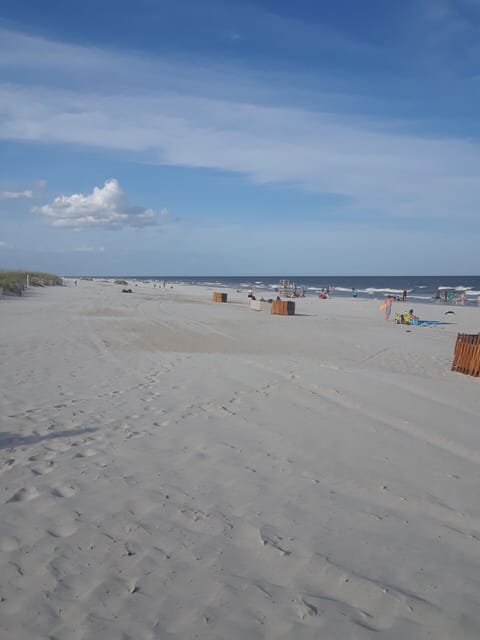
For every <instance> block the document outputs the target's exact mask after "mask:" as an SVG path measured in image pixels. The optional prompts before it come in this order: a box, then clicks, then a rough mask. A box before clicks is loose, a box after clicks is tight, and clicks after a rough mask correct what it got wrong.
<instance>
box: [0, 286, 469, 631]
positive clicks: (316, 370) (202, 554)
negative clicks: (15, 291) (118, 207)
mask: <svg viewBox="0 0 480 640" xmlns="http://www.w3.org/2000/svg"><path fill="white" fill-rule="evenodd" d="M130 286H132V285H130ZM121 288H122V287H121V286H118V285H114V284H113V283H111V282H101V281H82V280H80V281H79V283H78V286H74V285H73V283H72V282H69V283H68V286H65V287H52V288H45V289H41V290H32V291H31V292H30V294H29V295H27V296H26V297H24V298H8V299H7V298H5V299H2V300H0V344H1V379H2V394H1V414H2V426H1V428H0V513H1V518H0V637H1V638H2V640H33V639H35V640H41V639H42V640H46V639H47V638H48V639H49V640H67V639H68V640H98V639H99V638H102V640H110V639H111V640H119V639H123V640H127V639H131V640H144V639H145V640H147V639H161V640H173V639H182V640H189V639H194V638H198V639H201V640H217V639H218V640H220V639H222V640H227V639H228V640H245V639H247V638H248V640H256V639H259V640H260V639H271V640H273V639H275V640H277V639H279V640H280V639H285V640H286V639H295V640H302V639H309V640H310V639H312V640H313V639H318V638H322V639H325V640H334V639H335V640H350V639H352V640H353V639H355V640H362V639H366V638H372V637H376V638H388V640H405V639H406V638H412V639H413V638H415V639H418V640H423V639H425V640H426V639H427V638H429V639H435V640H442V639H445V640H460V639H471V640H478V638H479V637H480V606H479V601H480V501H479V493H478V487H479V480H480V386H479V385H480V381H479V379H475V378H470V377H468V376H464V375H461V374H457V373H452V372H451V371H450V365H451V361H452V354H453V347H454V343H455V338H456V334H457V332H467V333H477V332H478V331H479V328H480V309H477V308H473V307H472V308H462V307H455V309H454V311H455V314H454V315H451V316H445V311H446V310H447V309H446V308H445V307H444V306H443V305H439V306H436V305H419V304H416V305H415V311H416V312H417V313H418V314H419V315H420V317H422V318H427V319H431V320H439V321H442V322H447V323H448V324H442V325H437V326H432V327H407V326H402V325H396V324H395V323H394V322H392V321H391V322H386V321H385V319H384V315H383V313H382V312H381V311H380V310H379V305H380V304H381V302H380V301H379V300H360V299H357V300H352V299H347V298H344V299H335V298H332V299H329V300H319V299H318V298H316V297H313V296H312V297H307V298H305V299H302V300H299V301H297V315H295V316H292V317H281V316H272V315H269V314H266V313H263V312H255V311H252V310H250V309H249V307H248V305H247V301H246V298H245V294H244V293H241V294H240V293H236V292H235V291H228V294H229V303H228V304H215V303H213V302H212V301H211V298H212V290H211V289H208V288H207V287H198V286H175V287H174V288H173V289H169V288H167V289H165V290H162V289H159V288H155V289H154V288H153V286H152V285H151V284H139V285H138V286H135V285H134V284H133V286H132V288H133V293H132V294H122V293H121ZM409 306H410V305H408V304H407V308H408V307H409ZM405 308H406V306H405V304H402V303H394V307H393V313H395V311H403V310H404V309H405ZM392 317H393V314H392Z"/></svg>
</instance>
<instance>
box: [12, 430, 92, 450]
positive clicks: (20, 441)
mask: <svg viewBox="0 0 480 640" xmlns="http://www.w3.org/2000/svg"><path fill="white" fill-rule="evenodd" d="M94 431H98V429H97V428H96V427H88V428H86V429H65V430H64V431H52V433H47V434H45V435H43V436H42V435H39V434H37V435H31V436H20V435H18V433H13V432H11V431H0V449H13V448H15V447H21V446H24V445H29V444H38V443H39V442H43V441H44V440H54V439H55V438H74V437H75V436H81V435H85V434H88V433H93V432H94Z"/></svg>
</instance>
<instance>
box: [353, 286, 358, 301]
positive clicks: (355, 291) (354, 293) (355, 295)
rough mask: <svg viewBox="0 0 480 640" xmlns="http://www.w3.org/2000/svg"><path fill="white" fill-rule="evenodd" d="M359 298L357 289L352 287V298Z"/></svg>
mask: <svg viewBox="0 0 480 640" xmlns="http://www.w3.org/2000/svg"><path fill="white" fill-rule="evenodd" d="M356 297H357V290H356V289H355V287H352V298H356Z"/></svg>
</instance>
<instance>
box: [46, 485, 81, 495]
mask: <svg viewBox="0 0 480 640" xmlns="http://www.w3.org/2000/svg"><path fill="white" fill-rule="evenodd" d="M51 493H52V496H54V497H55V498H71V497H72V496H74V495H75V494H76V493H77V490H76V489H75V487H71V486H69V485H61V486H58V487H54V488H53V489H52V492H51Z"/></svg>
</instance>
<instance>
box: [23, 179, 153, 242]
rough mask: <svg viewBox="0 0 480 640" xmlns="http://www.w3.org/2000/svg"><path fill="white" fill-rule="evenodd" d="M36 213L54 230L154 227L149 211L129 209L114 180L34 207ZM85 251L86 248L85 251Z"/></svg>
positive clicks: (151, 213) (122, 193) (130, 207)
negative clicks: (62, 228) (88, 190)
mask: <svg viewBox="0 0 480 640" xmlns="http://www.w3.org/2000/svg"><path fill="white" fill-rule="evenodd" d="M34 210H35V211H36V212H38V213H40V214H42V215H44V216H47V217H48V218H50V219H51V222H52V225H53V226H54V227H71V228H74V229H81V228H85V227H102V228H105V229H120V228H121V227H145V226H148V225H154V224H156V222H157V221H156V218H155V214H154V212H153V211H152V209H145V208H144V207H138V206H131V205H130V204H129V202H128V198H127V196H126V195H125V193H124V192H123V191H122V189H121V187H120V185H119V183H118V181H117V180H115V179H111V180H106V181H105V184H104V185H103V187H94V189H93V191H92V193H89V194H88V195H84V194H82V193H73V194H71V195H69V196H66V195H61V196H57V197H56V198H55V199H54V200H53V202H51V203H50V204H46V205H43V206H41V207H35V209H34ZM84 250H85V249H84Z"/></svg>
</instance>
